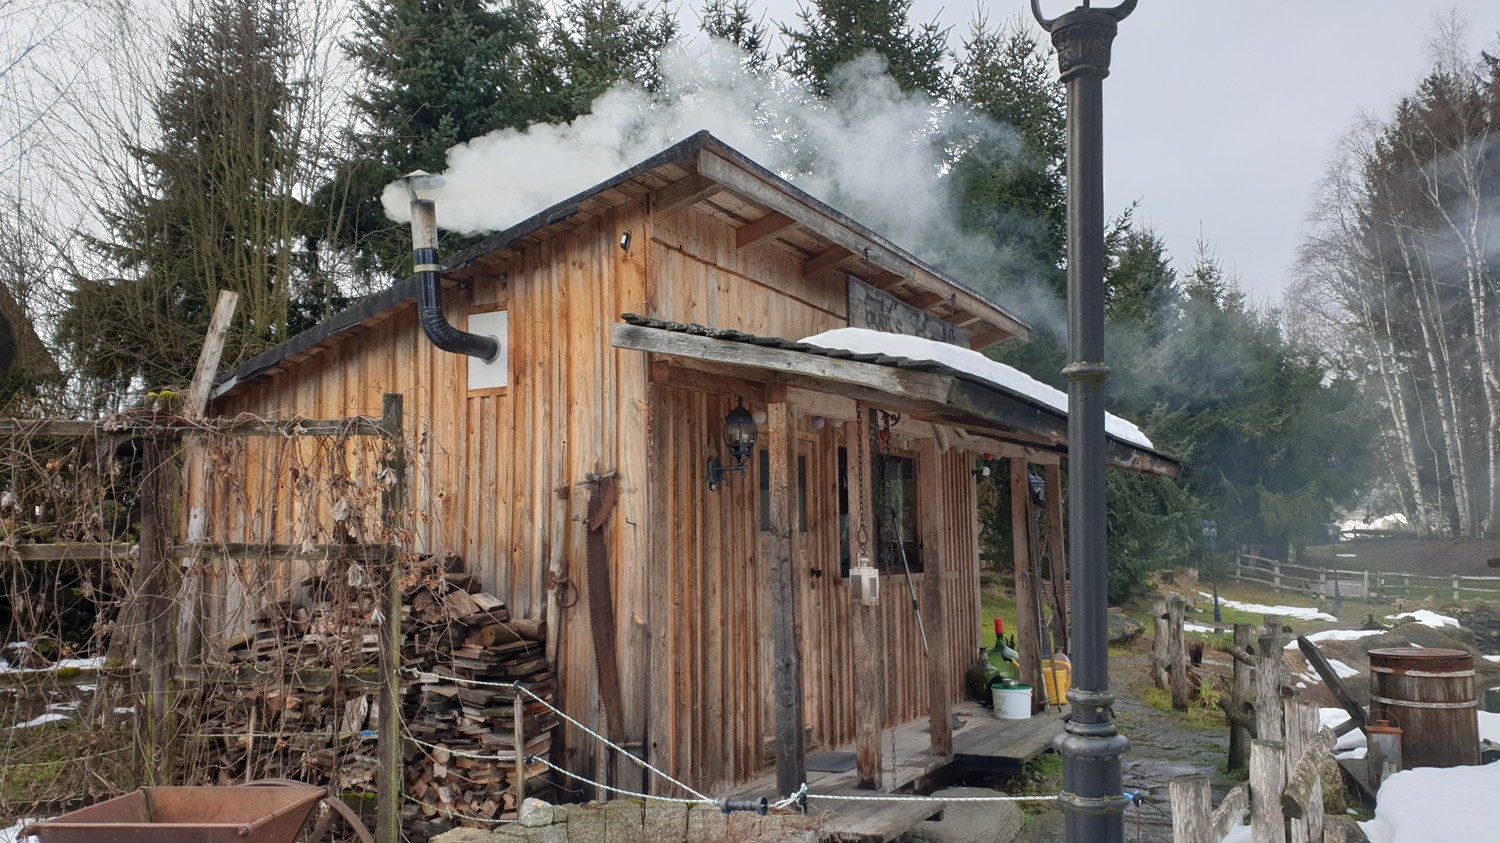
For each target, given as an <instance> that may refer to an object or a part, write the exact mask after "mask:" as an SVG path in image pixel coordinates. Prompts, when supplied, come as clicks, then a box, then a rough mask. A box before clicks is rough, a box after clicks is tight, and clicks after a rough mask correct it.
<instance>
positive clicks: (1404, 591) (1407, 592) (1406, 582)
mask: <svg viewBox="0 0 1500 843" xmlns="http://www.w3.org/2000/svg"><path fill="white" fill-rule="evenodd" d="M1401 595H1402V596H1403V597H1406V598H1408V599H1410V598H1411V574H1402V575H1401Z"/></svg>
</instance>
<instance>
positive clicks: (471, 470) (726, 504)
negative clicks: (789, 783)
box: [195, 197, 978, 793]
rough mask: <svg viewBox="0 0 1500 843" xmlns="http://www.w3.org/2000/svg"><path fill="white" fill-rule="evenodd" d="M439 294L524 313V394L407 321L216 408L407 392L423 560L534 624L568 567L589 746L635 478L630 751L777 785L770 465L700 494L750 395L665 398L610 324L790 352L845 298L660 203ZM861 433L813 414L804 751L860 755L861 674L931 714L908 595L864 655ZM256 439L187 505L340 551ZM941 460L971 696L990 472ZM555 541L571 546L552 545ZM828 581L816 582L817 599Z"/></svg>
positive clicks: (626, 566) (352, 409)
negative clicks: (602, 517) (239, 477)
mask: <svg viewBox="0 0 1500 843" xmlns="http://www.w3.org/2000/svg"><path fill="white" fill-rule="evenodd" d="M625 231H630V232H631V233H632V236H633V240H634V245H633V246H632V248H631V249H630V250H629V251H625V250H622V249H620V248H619V245H618V244H619V240H620V235H621V234H622V233H623V232H625ZM445 299H446V301H445V311H446V313H447V316H448V318H449V320H450V321H452V322H453V323H454V324H455V325H458V326H459V327H462V326H463V325H464V324H465V319H466V316H467V314H469V313H477V312H484V311H490V310H497V309H507V310H509V312H510V330H511V336H510V360H511V363H510V366H511V371H510V385H509V386H508V387H507V388H505V389H502V390H489V391H483V392H470V391H469V390H468V389H467V366H468V361H467V359H466V358H464V357H461V356H458V355H453V354H448V353H446V352H440V351H437V350H435V349H433V348H432V346H431V344H430V343H428V342H427V340H426V339H425V338H424V337H423V336H422V334H421V329H420V327H419V326H418V325H417V322H416V314H415V311H414V309H413V308H407V309H405V310H402V311H398V312H396V313H394V314H392V315H389V316H388V317H386V318H384V320H383V321H381V322H379V323H378V324H374V325H372V326H368V327H366V328H365V329H363V330H362V331H361V332H360V333H359V334H358V335H356V336H352V337H350V338H348V339H346V340H344V341H343V342H340V343H338V344H337V345H335V346H333V347H332V348H331V349H329V350H326V351H323V352H321V353H319V354H316V355H314V356H312V357H311V358H310V359H307V360H304V361H301V362H294V363H291V364H289V365H288V367H287V369H286V370H285V371H283V372H280V373H278V374H276V375H274V376H273V377H270V378H267V379H264V380H262V381H258V382H255V383H252V384H250V385H248V386H246V387H242V388H241V389H240V390H239V391H238V392H236V393H235V394H233V395H231V396H229V397H227V398H225V399H222V400H220V401H219V402H217V403H216V405H215V407H214V411H215V412H217V413H219V414H221V415H230V416H232V415H236V414H239V413H252V414H255V415H259V416H265V417H273V416H281V417H285V416H289V415H293V414H295V415H300V416H304V417H338V416H349V415H358V414H365V415H372V416H379V414H380V410H381V396H382V395H383V394H385V393H387V392H396V393H400V394H402V395H403V396H405V416H406V423H407V431H406V432H407V437H408V439H409V442H410V443H411V445H412V446H413V447H414V448H415V450H416V453H415V455H414V459H413V465H412V466H411V471H410V482H411V489H410V494H409V498H408V499H409V500H410V501H412V502H413V504H414V507H415V510H416V512H415V516H416V523H415V524H413V525H412V526H413V527H414V530H415V534H416V537H417V540H418V544H419V548H418V549H419V550H421V551H424V552H431V553H444V552H448V551H452V552H455V553H458V554H460V555H461V556H462V557H463V558H464V560H465V561H466V563H467V564H468V566H469V567H470V569H471V570H474V571H476V572H478V573H479V574H480V576H481V578H482V580H483V583H484V586H485V587H486V588H487V589H489V590H491V591H493V592H494V593H495V594H497V595H499V596H500V597H502V598H503V599H504V600H505V601H506V602H507V603H508V604H509V606H510V607H511V611H512V613H513V614H514V615H516V616H517V617H540V616H541V614H542V611H543V607H544V605H545V603H546V598H547V590H548V579H547V566H548V562H549V560H550V559H551V558H552V557H553V555H554V553H555V552H558V551H561V552H562V553H563V554H564V556H565V558H566V560H567V572H566V576H567V579H568V580H569V583H568V584H567V585H566V586H564V587H563V589H564V602H565V603H566V602H568V600H571V599H572V598H573V597H574V596H575V595H576V596H577V598H578V600H577V603H576V604H575V605H573V607H572V608H570V609H567V610H565V611H564V612H563V621H562V622H561V623H558V624H554V625H553V627H552V629H551V634H553V635H554V636H559V637H560V647H559V650H558V652H559V658H558V665H557V669H558V673H559V677H560V682H559V696H558V699H559V702H560V704H561V706H562V707H563V708H564V710H566V711H567V712H569V713H570V714H571V715H572V716H574V717H577V718H578V719H579V720H581V721H583V722H584V723H586V724H587V725H589V726H590V727H591V728H594V729H598V730H602V729H603V728H604V727H603V724H602V721H603V712H602V710H601V707H600V705H599V703H600V701H599V699H598V689H597V679H596V672H595V664H596V660H595V653H594V642H593V640H592V636H591V634H590V630H589V624H588V616H587V597H586V594H587V582H586V579H587V576H586V560H585V554H584V540H585V532H584V526H583V524H582V523H581V522H582V518H583V515H584V512H585V508H586V505H587V500H588V495H589V493H590V490H591V486H590V485H589V484H588V483H587V478H588V476H589V475H590V473H593V472H608V471H618V472H619V492H620V496H619V503H618V507H617V509H616V510H615V512H614V515H613V516H612V519H611V522H610V526H609V546H610V554H611V563H612V572H613V576H612V580H611V584H612V587H613V593H614V599H615V616H616V628H615V631H614V632H615V634H614V636H613V646H614V647H615V649H616V653H617V658H618V660H619V664H620V673H621V676H622V680H623V681H622V686H623V687H622V693H623V698H622V699H621V700H619V701H617V704H618V705H620V707H621V711H622V713H623V714H624V715H625V718H624V719H625V722H626V724H627V727H626V734H625V735H622V736H617V737H618V738H620V739H623V741H625V742H637V745H640V746H641V747H642V751H643V752H644V753H645V754H646V755H648V757H649V758H650V759H651V760H652V762H653V763H657V764H659V765H664V768H665V769H668V770H670V771H672V772H673V773H674V774H675V775H677V776H678V777H680V778H683V779H684V780H686V781H688V782H690V783H693V784H694V785H695V786H697V787H698V788H699V789H700V790H705V791H706V792H710V793H712V792H716V791H717V790H719V789H721V788H723V787H726V786H728V785H730V784H732V783H735V782H740V781H744V780H747V779H749V778H752V777H754V776H756V775H759V774H761V773H763V772H764V771H765V770H766V769H768V766H769V764H770V763H771V759H772V741H773V738H774V712H773V709H772V706H771V693H772V691H771V668H772V664H771V651H770V650H771V648H770V643H769V642H770V638H769V629H770V624H771V618H770V595H769V591H768V585H767V583H766V572H767V570H768V563H767V561H766V559H765V558H764V552H763V542H762V539H761V533H760V529H759V527H760V521H759V512H760V509H759V502H758V489H759V481H758V478H757V476H756V471H757V469H758V464H756V463H752V466H751V471H749V472H747V473H746V474H744V475H739V476H735V477H733V478H732V479H730V480H729V481H728V482H727V483H726V484H725V485H723V486H722V487H721V488H720V489H719V490H718V491H716V492H710V491H708V486H707V482H706V478H705V466H706V463H707V461H708V458H709V457H710V456H715V455H719V456H721V458H722V455H721V454H720V453H719V434H720V426H721V422H722V419H723V417H724V415H725V414H726V413H727V412H728V411H729V409H730V408H731V407H732V406H733V401H734V399H733V396H731V395H728V394H707V393H703V392H698V391H694V390H689V389H684V388H680V387H673V386H668V385H665V384H661V383H653V382H651V381H650V370H649V366H648V361H647V357H646V355H644V354H641V353H638V352H631V351H625V352H621V351H616V350H615V349H613V348H612V347H611V345H610V330H611V326H613V325H614V324H615V323H616V322H618V317H619V314H621V313H623V312H634V313H641V314H648V315H652V316H656V317H660V318H665V319H672V320H677V321H684V322H699V323H703V324H709V325H715V326H718V327H725V328H735V329H740V330H745V331H750V332H754V333H758V334H766V335H772V336H781V337H788V338H792V339H799V338H801V337H803V336H807V335H810V334H814V333H817V332H819V331H823V330H828V329H830V328H834V327H840V326H842V325H844V324H846V308H847V301H846V291H845V288H844V285H843V283H842V282H833V281H831V280H829V279H827V278H821V279H817V280H814V281H807V280H804V279H803V278H802V275H801V267H800V261H799V260H798V259H797V258H796V256H794V255H790V254H788V253H786V252H784V251H782V250H779V249H775V248H761V249H750V250H739V249H737V248H736V247H735V242H734V229H733V228H732V227H731V226H730V225H728V224H727V223H725V222H723V221H721V220H719V219H716V218H714V217H711V216H708V215H705V214H701V213H697V212H694V211H689V212H683V213H678V214H673V215H670V216H663V217H661V218H656V217H655V215H654V213H653V211H652V209H651V206H650V199H649V197H647V198H643V199H640V200H637V201H634V202H632V203H629V204H626V205H623V206H621V207H619V208H616V209H614V210H613V211H610V212H607V213H605V214H603V215H601V216H600V217H598V218H596V219H594V220H592V221H590V222H588V223H585V224H583V225H581V226H579V227H577V228H575V229H573V230H572V231H569V232H567V233H566V234H563V235H560V236H558V237H555V238H553V239H551V240H547V241H544V242H542V243H540V244H538V245H536V246H533V247H531V248H530V249H528V250H526V251H525V252H524V254H523V255H522V256H521V257H519V258H518V259H516V260H514V261H513V262H512V263H511V264H510V266H509V267H508V268H507V269H506V271H505V272H504V274H502V275H497V276H496V277H494V278H490V279H484V280H481V281H478V282H474V283H472V284H468V285H460V286H457V287H454V288H451V289H449V290H448V291H447V292H446V294H445ZM853 430H854V425H852V424H846V425H844V426H843V427H842V428H834V427H832V426H831V425H830V426H828V427H825V428H824V429H823V430H821V431H816V432H815V431H813V430H811V428H810V426H808V425H807V420H806V419H802V420H801V421H800V422H799V432H798V437H799V449H800V450H799V453H800V454H802V455H803V456H804V457H805V458H806V459H807V466H808V474H807V482H808V531H807V532H806V533H801V532H799V533H797V534H796V536H795V538H794V553H795V556H796V565H797V570H798V574H799V577H800V581H801V583H802V592H801V594H800V604H799V605H800V616H799V618H798V619H797V628H798V631H799V639H800V641H801V644H802V654H803V662H804V685H805V689H806V705H807V720H808V729H809V733H810V734H809V737H810V742H809V746H810V749H811V750H812V751H818V750H820V749H829V748H833V747H836V746H839V745H841V744H844V743H848V742H850V741H852V740H853V738H854V722H853V711H854V706H853V700H852V698H851V688H852V676H853V671H854V670H857V669H866V670H868V669H877V670H879V669H884V670H885V671H886V673H887V682H888V685H889V688H890V699H891V706H890V711H889V713H888V718H887V719H888V722H889V723H890V724H896V723H900V722H905V721H907V720H910V719H913V718H916V717H919V716H925V712H926V705H927V701H926V693H927V691H926V688H927V685H926V674H925V662H924V657H923V655H922V652H921V643H920V640H919V637H918V633H917V628H916V623H915V618H914V616H913V613H912V610H911V606H910V601H909V600H908V598H907V596H906V584H905V581H904V579H902V578H896V579H891V580H888V581H887V582H886V583H885V584H884V587H885V589H886V591H885V593H886V595H887V596H886V599H885V600H884V613H885V617H886V635H885V637H884V638H885V641H884V643H883V650H884V652H881V653H876V654H870V653H855V652H852V651H851V648H850V637H849V634H848V622H849V610H848V596H849V595H848V587H847V585H846V583H845V581H844V580H842V579H841V578H840V577H839V544H838V482H839V481H838V477H837V465H838V464H837V449H838V447H839V445H840V444H846V443H847V438H848V437H849V436H850V435H852V433H853ZM244 447H245V448H246V449H247V453H246V455H245V458H244V462H245V464H247V465H250V466H263V467H267V468H263V470H261V472H260V474H259V476H257V477H255V478H253V479H247V481H248V482H249V484H250V485H249V489H250V491H249V492H248V493H247V495H246V498H247V500H246V501H226V500H215V499H210V498H209V497H208V496H207V492H203V491H202V490H198V491H197V492H195V494H199V495H200V497H199V498H197V499H195V501H196V500H203V501H205V502H206V503H207V508H208V509H209V510H210V511H211V512H212V513H215V514H214V515H213V516H212V517H211V518H210V523H209V525H208V538H209V540H220V541H267V540H269V541H279V542H287V541H293V540H294V537H295V539H297V540H301V539H304V538H306V539H308V540H311V541H326V540H327V538H326V536H316V535H314V536H307V535H305V534H306V533H307V531H308V530H314V531H316V530H317V529H320V527H319V525H322V524H327V523H328V518H327V513H326V512H325V511H322V510H320V509H319V506H320V505H307V504H305V503H304V502H302V501H300V500H299V499H298V496H297V495H295V494H292V493H291V489H292V488H293V486H294V481H293V480H292V479H291V478H288V477H286V476H282V474H280V473H278V472H277V471H275V470H273V469H272V468H269V467H270V466H274V465H276V455H277V449H278V448H288V447H296V446H295V445H288V444H287V443H285V442H284V441H280V440H274V439H252V440H249V441H247V442H246V443H245V445H244ZM939 462H940V463H941V465H940V466H937V467H928V466H922V467H921V468H920V469H919V470H923V471H925V470H938V471H941V472H942V473H943V480H942V486H943V488H944V490H945V493H944V496H943V500H942V501H934V502H929V501H922V502H921V506H922V507H923V514H924V516H927V515H929V514H930V515H931V516H932V517H942V518H944V520H945V527H944V536H945V539H944V547H943V548H942V553H943V555H944V556H945V557H946V558H947V559H948V560H949V562H948V569H947V570H948V573H947V574H946V576H945V584H946V591H945V597H944V599H945V602H946V607H947V609H948V618H947V623H948V624H949V630H950V631H949V641H950V642H951V644H952V647H951V649H952V654H951V659H952V661H951V664H953V665H954V666H955V670H954V674H955V676H954V682H953V684H952V688H951V689H950V690H951V692H952V694H953V695H954V697H955V698H956V697H957V695H958V693H960V690H961V687H960V686H961V684H962V670H963V668H964V667H966V666H967V665H968V664H969V661H970V659H972V653H973V646H974V642H975V640H976V638H975V634H974V631H975V630H976V629H977V625H978V617H977V615H978V581H977V577H978V573H977V567H976V560H977V541H978V537H977V523H976V518H977V516H976V510H975V499H974V484H973V478H972V476H971V475H970V473H969V472H970V468H971V466H972V463H973V459H972V456H971V455H968V454H965V453H963V452H960V451H950V452H948V453H947V454H945V455H943V456H942V457H941V459H940V460H939ZM257 495H258V496H259V500H257V501H250V500H248V499H249V498H251V497H253V496H257ZM283 504H284V505H283ZM299 507H300V508H299ZM299 525H301V526H299ZM557 536H561V537H562V538H561V540H562V542H563V547H562V548H555V547H554V543H555V541H556V539H555V537H557ZM928 553H929V558H930V554H931V551H928ZM814 568H816V569H818V570H821V571H822V572H823V576H822V577H821V578H820V579H818V580H817V581H816V582H817V585H816V587H815V588H814V587H812V586H811V585H810V583H812V582H813V580H812V579H811V578H810V576H809V572H810V570H811V569H814ZM294 573H295V572H291V571H277V572H270V571H262V572H259V573H256V572H246V573H243V575H242V576H239V577H236V576H233V575H231V574H230V573H229V572H222V573H221V575H219V576H217V577H215V578H214V579H213V580H212V581H211V582H210V583H209V584H208V592H209V595H208V597H207V598H206V603H205V606H206V610H207V612H208V613H209V614H210V615H211V618H210V625H211V627H212V629H213V630H215V631H217V632H219V633H225V632H231V631H234V630H235V629H237V628H243V627H244V625H245V623H246V622H247V621H248V619H249V617H250V616H251V615H252V614H253V608H252V607H249V606H248V605H246V600H245V592H246V591H247V585H246V584H247V583H248V582H250V581H254V580H261V581H263V580H264V579H265V578H266V577H275V578H277V579H278V580H279V581H281V582H288V581H290V580H291V578H292V576H293V574H294ZM262 585H263V582H262ZM920 591H921V589H920V587H919V588H918V593H919V599H920ZM929 622H932V619H929ZM882 666H883V667H882ZM605 702H606V704H608V702H609V701H605ZM564 743H565V746H566V749H565V754H564V756H563V758H561V759H560V760H561V761H562V763H564V764H566V765H567V766H568V767H569V768H570V769H573V770H577V771H579V772H581V773H584V774H592V773H594V772H595V771H596V769H597V767H596V765H597V764H598V763H599V762H600V758H599V757H598V755H597V753H596V751H595V747H594V746H593V744H592V743H591V742H590V741H588V740H587V739H585V738H584V737H583V736H582V735H581V734H579V733H577V732H576V731H574V730H571V729H570V730H569V732H568V733H567V734H566V735H565V736H564ZM627 770H628V771H632V772H631V773H630V776H629V777H628V778H627V777H626V771H627ZM616 776H617V783H619V784H620V785H622V786H625V787H630V788H632V789H634V788H635V787H638V786H640V785H641V780H640V779H639V778H637V777H638V776H639V772H638V771H637V770H636V769H635V768H633V767H628V766H625V765H621V766H619V767H617V768H616ZM653 786H655V787H657V789H660V786H659V785H653Z"/></svg>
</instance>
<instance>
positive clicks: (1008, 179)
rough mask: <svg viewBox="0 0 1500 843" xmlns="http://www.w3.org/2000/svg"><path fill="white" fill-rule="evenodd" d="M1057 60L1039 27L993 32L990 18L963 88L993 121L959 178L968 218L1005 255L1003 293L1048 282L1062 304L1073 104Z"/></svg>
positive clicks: (980, 31)
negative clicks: (1068, 119)
mask: <svg viewBox="0 0 1500 843" xmlns="http://www.w3.org/2000/svg"><path fill="white" fill-rule="evenodd" d="M1053 65H1054V62H1053V60H1052V54H1051V51H1050V50H1049V49H1047V48H1046V47H1045V46H1044V45H1043V44H1042V43H1041V42H1039V41H1037V39H1036V37H1035V36H1034V35H1033V34H1032V30H1031V29H1030V28H1029V27H1026V26H1022V25H1021V24H1020V23H1019V21H1018V20H1012V21H1010V22H1008V23H1007V24H1005V25H1003V26H1000V27H993V28H992V27H991V26H990V25H989V23H988V20H987V19H986V18H985V17H983V16H982V15H981V16H979V17H976V18H975V20H974V21H973V22H972V23H971V24H970V32H969V35H968V37H966V38H965V39H964V40H963V49H962V51H961V54H960V58H959V61H958V65H957V68H956V69H955V71H954V90H955V94H956V96H957V99H958V100H959V102H961V103H963V104H964V105H965V106H967V107H968V108H969V109H971V110H973V111H974V112H975V113H976V114H977V115H979V116H980V117H981V118H983V119H984V121H986V122H985V123H983V124H982V125H977V126H975V127H974V129H973V131H972V132H971V133H970V135H969V137H967V138H964V139H962V140H961V141H959V142H958V143H957V144H955V145H956V147H957V161H956V162H955V164H954V167H953V174H952V178H954V179H955V180H956V181H957V183H958V185H959V188H958V189H959V192H960V193H961V195H962V210H963V215H962V218H963V220H964V226H965V228H966V229H967V230H968V231H969V232H970V233H971V234H972V235H974V236H977V237H982V238H984V239H986V240H987V241H989V242H990V243H991V244H992V245H993V247H994V249H995V250H996V252H997V253H998V255H999V256H1000V257H999V259H998V260H996V261H994V269H993V271H994V273H995V276H996V277H995V279H994V280H995V283H996V285H997V286H998V287H999V288H1001V289H1005V288H1007V287H1008V288H1010V289H1011V290H1014V289H1016V288H1034V287H1036V286H1038V285H1039V284H1047V285H1050V286H1051V287H1052V288H1053V291H1054V293H1055V294H1056V295H1057V296H1058V297H1061V296H1062V294H1063V293H1064V288H1065V285H1066V277H1065V275H1064V274H1063V271H1062V267H1063V263H1064V258H1065V253H1066V249H1067V244H1066V224H1067V195H1066V184H1065V178H1064V173H1063V155H1064V152H1065V151H1066V138H1065V136H1064V122H1065V114H1066V109H1065V105H1066V103H1065V100H1064V98H1063V90H1062V86H1061V85H1060V84H1059V83H1058V82H1057V81H1056V80H1055V79H1054V78H1053V76H1052V69H1051V68H1052V66H1053Z"/></svg>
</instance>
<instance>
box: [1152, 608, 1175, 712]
mask: <svg viewBox="0 0 1500 843" xmlns="http://www.w3.org/2000/svg"><path fill="white" fill-rule="evenodd" d="M1167 617H1168V616H1167V601H1166V600H1158V601H1156V603H1155V604H1154V605H1153V606H1152V607H1151V619H1152V621H1153V623H1152V626H1153V628H1154V632H1155V633H1156V635H1155V637H1154V638H1152V639H1151V678H1152V679H1153V680H1155V681H1156V687H1158V688H1160V689H1162V690H1163V691H1165V690H1167V689H1168V688H1171V687H1172V677H1171V674H1170V673H1169V672H1168V671H1167V664H1168V663H1169V662H1170V661H1171V659H1170V658H1169V656H1168V654H1169V653H1170V652H1171V650H1170V649H1168V647H1167V642H1168V641H1169V640H1170V639H1171V637H1172V636H1171V634H1170V633H1169V632H1168V631H1167V630H1168V628H1169V624H1168V621H1167Z"/></svg>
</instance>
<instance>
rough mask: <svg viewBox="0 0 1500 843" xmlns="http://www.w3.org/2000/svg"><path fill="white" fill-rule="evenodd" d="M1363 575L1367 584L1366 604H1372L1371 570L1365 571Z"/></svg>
mask: <svg viewBox="0 0 1500 843" xmlns="http://www.w3.org/2000/svg"><path fill="white" fill-rule="evenodd" d="M1361 573H1362V574H1363V578H1364V583H1365V602H1366V603H1368V602H1370V572H1369V570H1365V571H1362V572H1361Z"/></svg>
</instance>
